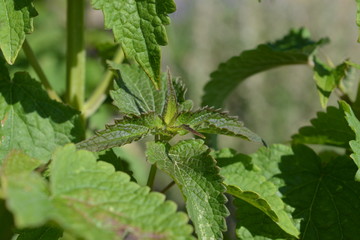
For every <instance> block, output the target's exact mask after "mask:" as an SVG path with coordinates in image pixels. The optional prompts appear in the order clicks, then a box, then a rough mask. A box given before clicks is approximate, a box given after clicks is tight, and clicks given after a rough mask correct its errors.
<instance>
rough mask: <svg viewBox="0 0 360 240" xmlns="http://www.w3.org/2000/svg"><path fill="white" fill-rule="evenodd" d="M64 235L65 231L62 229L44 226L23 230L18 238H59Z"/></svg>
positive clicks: (54, 239)
mask: <svg viewBox="0 0 360 240" xmlns="http://www.w3.org/2000/svg"><path fill="white" fill-rule="evenodd" d="M62 235H63V231H62V230H61V229H58V228H55V227H50V226H44V227H40V228H35V229H26V230H22V231H21V232H20V234H19V236H18V237H17V238H16V240H57V239H59V238H61V237H62Z"/></svg>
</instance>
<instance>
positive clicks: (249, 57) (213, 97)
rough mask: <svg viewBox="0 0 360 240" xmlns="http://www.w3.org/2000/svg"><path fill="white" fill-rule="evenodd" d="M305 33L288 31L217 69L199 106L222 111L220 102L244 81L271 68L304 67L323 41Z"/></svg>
mask: <svg viewBox="0 0 360 240" xmlns="http://www.w3.org/2000/svg"><path fill="white" fill-rule="evenodd" d="M309 35H310V34H309V33H308V31H307V30H304V29H299V30H292V31H291V32H290V33H289V34H288V35H286V36H285V37H284V38H283V39H281V40H278V41H276V42H274V43H267V44H261V45H259V46H258V47H257V48H256V49H253V50H248V51H244V52H242V53H241V54H240V56H237V57H232V58H230V59H229V60H228V61H227V62H225V63H222V64H220V65H219V67H218V69H217V70H216V71H215V72H213V73H212V74H211V80H210V81H209V82H208V83H207V84H206V86H205V89H204V90H205V95H204V96H203V99H202V105H203V106H206V105H208V106H214V107H222V105H223V102H224V100H225V99H226V97H227V96H228V95H229V93H230V92H231V91H232V90H234V89H235V88H236V86H237V85H238V84H239V83H241V82H242V81H244V80H245V79H246V78H248V77H250V76H252V75H254V74H256V73H259V72H263V71H266V70H269V69H272V68H276V67H280V66H285V65H291V64H307V63H308V58H309V56H310V55H311V54H312V53H313V52H314V51H315V49H316V48H317V47H318V46H319V45H321V44H323V43H324V42H325V41H326V40H325V39H322V40H320V41H317V42H315V41H313V40H311V39H310V38H309Z"/></svg>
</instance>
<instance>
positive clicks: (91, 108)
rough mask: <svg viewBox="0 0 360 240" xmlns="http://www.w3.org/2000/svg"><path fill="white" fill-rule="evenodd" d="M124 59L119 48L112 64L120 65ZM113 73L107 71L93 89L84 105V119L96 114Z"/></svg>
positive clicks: (103, 99) (104, 97)
mask: <svg viewBox="0 0 360 240" xmlns="http://www.w3.org/2000/svg"><path fill="white" fill-rule="evenodd" d="M124 58H125V55H124V52H123V51H122V49H121V47H119V48H118V49H117V51H116V53H115V56H114V58H113V60H112V61H113V62H114V63H121V62H122V61H123V60H124ZM113 76H114V73H113V71H112V70H110V69H107V70H106V72H105V74H104V77H103V79H102V81H101V83H100V84H99V86H98V87H97V88H96V89H95V91H94V92H93V94H92V95H91V97H90V98H89V100H88V101H87V102H86V103H85V105H84V115H85V117H89V116H91V115H92V114H94V113H95V112H96V110H97V109H98V108H99V107H100V106H101V104H102V103H103V102H104V101H105V99H106V93H107V91H108V90H109V88H110V86H111V83H112V81H111V80H112V79H113Z"/></svg>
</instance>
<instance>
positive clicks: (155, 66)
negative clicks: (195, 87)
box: [91, 0, 176, 88]
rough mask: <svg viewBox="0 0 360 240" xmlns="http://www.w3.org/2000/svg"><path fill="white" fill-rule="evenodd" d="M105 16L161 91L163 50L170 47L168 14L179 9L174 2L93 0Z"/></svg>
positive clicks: (129, 54) (125, 50)
mask: <svg viewBox="0 0 360 240" xmlns="http://www.w3.org/2000/svg"><path fill="white" fill-rule="evenodd" d="M91 3H92V5H93V7H94V8H95V9H100V10H102V11H103V13H104V17H105V26H106V27H107V28H110V29H112V30H113V33H114V36H115V39H116V41H118V42H120V43H121V46H122V48H123V50H124V52H125V54H126V55H127V56H128V57H133V58H135V59H136V61H137V62H138V63H139V65H140V66H141V67H142V68H143V69H144V71H145V72H146V74H147V75H148V76H149V78H150V79H151V80H152V81H153V83H154V84H155V86H156V88H160V57H161V52H160V47H159V45H166V44H167V36H166V30H165V26H164V25H167V24H169V23H170V19H169V18H168V16H167V14H169V13H172V12H174V11H175V10H176V5H175V2H174V1H173V0H163V1H158V0H147V1H138V0H130V1H124V0H121V1H118V0H92V1H91Z"/></svg>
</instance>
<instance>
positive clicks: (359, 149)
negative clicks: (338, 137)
mask: <svg viewBox="0 0 360 240" xmlns="http://www.w3.org/2000/svg"><path fill="white" fill-rule="evenodd" d="M340 105H341V107H342V109H343V110H344V112H345V115H346V120H347V122H348V124H349V126H350V127H351V129H352V130H353V131H354V133H355V136H356V139H355V140H352V141H350V143H349V144H350V147H351V149H352V150H353V152H354V153H353V154H351V155H350V157H351V158H352V159H353V160H354V162H355V164H356V166H357V167H358V170H357V172H356V174H355V180H356V181H360V122H359V120H358V119H357V118H356V116H355V114H354V112H353V111H352V109H351V107H350V106H349V104H347V103H346V102H344V101H341V102H340ZM352 139H354V138H352Z"/></svg>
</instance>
